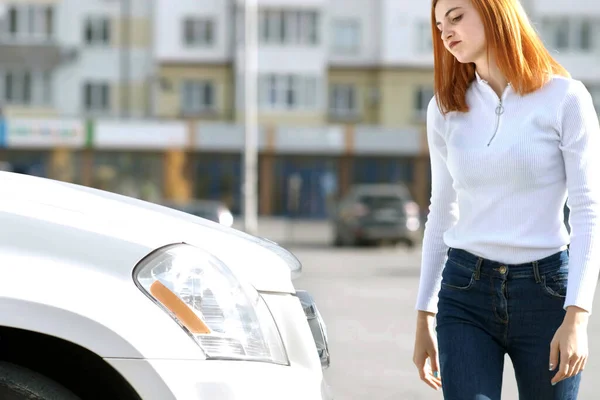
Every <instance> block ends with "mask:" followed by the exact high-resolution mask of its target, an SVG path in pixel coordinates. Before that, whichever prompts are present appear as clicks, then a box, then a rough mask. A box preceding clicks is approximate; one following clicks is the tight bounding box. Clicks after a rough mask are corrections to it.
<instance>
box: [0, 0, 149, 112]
mask: <svg viewBox="0 0 600 400" xmlns="http://www.w3.org/2000/svg"><path fill="white" fill-rule="evenodd" d="M151 12H152V7H151V3H150V2H148V1H147V0H85V1H82V0H7V1H3V2H2V3H1V7H0V47H1V48H0V54H1V56H0V75H1V76H0V104H1V105H2V107H3V110H4V112H5V114H6V115H9V116H11V115H12V116H36V117H40V116H53V115H56V116H90V117H116V116H132V117H136V116H137V117H141V116H146V115H150V113H151V111H152V104H151V101H150V99H151V96H150V89H151V86H152V76H153V73H154V71H153V61H152V46H151V37H152V36H151V29H150V28H151V21H152V18H151Z"/></svg>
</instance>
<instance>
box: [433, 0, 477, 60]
mask: <svg viewBox="0 0 600 400" xmlns="http://www.w3.org/2000/svg"><path fill="white" fill-rule="evenodd" d="M435 20H436V25H437V28H438V29H439V30H440V35H441V38H442V41H443V42H444V46H445V47H446V49H447V50H448V51H449V52H450V53H452V55H454V57H456V59H457V60H458V61H459V62H461V63H463V64H464V63H476V62H477V61H479V60H481V59H483V58H484V57H486V43H485V31H484V27H483V22H482V21H481V18H480V16H479V13H478V12H477V10H476V9H475V8H474V7H473V5H472V4H471V1H470V0H438V2H437V4H436V5H435Z"/></svg>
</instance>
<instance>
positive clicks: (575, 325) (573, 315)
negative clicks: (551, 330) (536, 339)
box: [550, 306, 589, 385]
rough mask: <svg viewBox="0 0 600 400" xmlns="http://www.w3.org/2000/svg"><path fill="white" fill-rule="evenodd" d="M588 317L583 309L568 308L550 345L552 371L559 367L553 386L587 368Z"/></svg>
mask: <svg viewBox="0 0 600 400" xmlns="http://www.w3.org/2000/svg"><path fill="white" fill-rule="evenodd" d="M588 316H589V314H588V312H587V311H585V310H583V309H581V308H578V307H574V306H570V307H567V314H566V315H565V318H564V320H563V323H562V324H561V326H560V327H559V328H558V330H557V331H556V333H555V334H554V338H553V339H552V342H551V343H550V371H553V370H555V369H556V367H558V372H557V373H556V374H555V375H554V377H553V378H552V381H551V383H552V385H556V384H557V383H558V382H560V381H561V380H563V379H567V378H570V377H572V376H575V375H577V374H578V373H579V372H581V371H583V369H584V368H585V364H586V362H587V359H588V333H587V327H588ZM559 357H560V365H559V364H558V362H559Z"/></svg>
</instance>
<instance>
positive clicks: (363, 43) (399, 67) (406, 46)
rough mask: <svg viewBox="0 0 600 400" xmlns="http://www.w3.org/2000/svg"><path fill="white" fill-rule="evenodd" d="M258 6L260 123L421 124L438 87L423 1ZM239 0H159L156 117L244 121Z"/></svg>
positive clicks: (316, 0)
mask: <svg viewBox="0 0 600 400" xmlns="http://www.w3.org/2000/svg"><path fill="white" fill-rule="evenodd" d="M258 4H259V10H258V51H257V59H258V99H257V101H258V109H259V121H260V123H261V124H265V125H269V124H272V125H274V124H284V125H302V126H320V125H324V124H330V123H333V124H337V123H352V124H369V125H382V126H392V127H402V126H406V125H413V124H420V123H422V122H423V115H424V109H425V108H426V105H427V102H428V100H429V98H431V95H432V88H431V81H432V57H431V38H430V30H429V19H428V18H429V11H428V9H427V8H426V7H419V8H415V7H414V5H413V4H411V3H410V1H408V0H368V1H367V0H311V1H300V0H279V1H278V0H259V1H258ZM242 5H243V1H240V0H228V1H223V0H206V1H202V2H197V1H194V0H181V1H179V2H177V3H173V2H169V1H168V0H156V13H155V15H156V16H157V18H156V20H155V37H156V42H155V55H156V62H157V63H158V65H159V71H160V72H159V76H160V78H159V81H160V88H159V91H158V94H157V104H158V106H157V112H158V115H160V116H161V117H170V118H173V117H187V118H193V119H197V120H202V121H206V120H221V121H223V120H224V121H237V122H241V121H242V119H243V114H242V112H243V103H242V101H243V76H244V75H243V72H244V60H243V55H244V53H243V51H244V47H243V32H242V31H241V29H240V28H241V27H242V26H243V21H242V18H243V7H241V6H242ZM159 16H160V17H159ZM407 38H408V39H409V40H406V39H407Z"/></svg>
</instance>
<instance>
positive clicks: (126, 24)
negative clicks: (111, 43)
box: [120, 0, 131, 118]
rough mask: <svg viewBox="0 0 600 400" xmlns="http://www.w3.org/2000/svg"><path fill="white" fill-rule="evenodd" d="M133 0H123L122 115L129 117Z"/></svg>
mask: <svg viewBox="0 0 600 400" xmlns="http://www.w3.org/2000/svg"><path fill="white" fill-rule="evenodd" d="M130 24H131V0H121V93H120V95H121V96H120V97H121V117H122V118H129V115H130V113H129V106H130V99H129V97H130V96H129V85H130V76H129V75H130V73H129V72H130V66H129V62H130V57H131V54H130V51H129V48H130V46H131V25H130Z"/></svg>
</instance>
